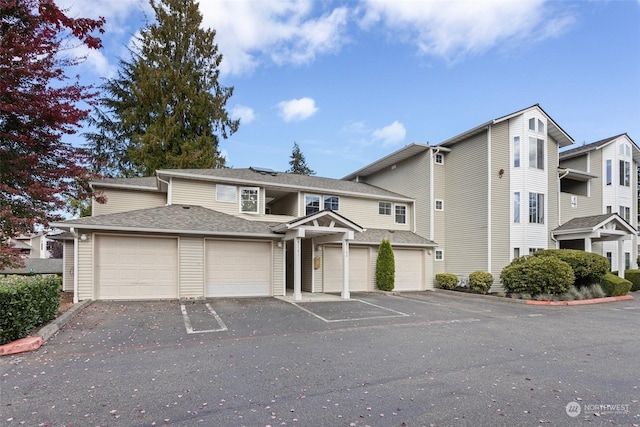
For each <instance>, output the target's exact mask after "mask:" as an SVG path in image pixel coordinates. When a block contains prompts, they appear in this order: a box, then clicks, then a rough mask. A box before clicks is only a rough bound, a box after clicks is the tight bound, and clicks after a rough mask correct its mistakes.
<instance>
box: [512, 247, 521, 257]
mask: <svg viewBox="0 0 640 427" xmlns="http://www.w3.org/2000/svg"><path fill="white" fill-rule="evenodd" d="M516 258H520V248H513V259H516Z"/></svg>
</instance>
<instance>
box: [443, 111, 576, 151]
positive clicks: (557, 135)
mask: <svg viewBox="0 0 640 427" xmlns="http://www.w3.org/2000/svg"><path fill="white" fill-rule="evenodd" d="M532 109H537V110H538V111H540V113H541V114H543V115H544V116H545V117H546V118H547V132H548V133H549V135H551V137H552V138H553V139H555V140H556V141H558V144H560V147H566V146H568V145H571V144H573V143H574V141H573V138H571V137H570V136H569V134H567V133H566V132H565V131H564V130H563V129H562V128H561V127H560V126H559V125H558V124H557V123H556V122H555V120H553V119H552V118H551V116H549V115H548V114H547V113H546V112H545V111H544V110H543V109H542V107H540V104H534V105H532V106H531V107H527V108H523V109H522V110H518V111H516V112H514V113H511V114H507V115H506V116H502V117H498V118H497V119H493V120H489V121H488V122H485V123H483V124H481V125H479V126H476V127H474V128H472V129H470V130H468V131H466V132H463V133H461V134H459V135H456V136H454V137H453V138H449V139H447V140H446V141H444V142H441V143H440V144H438V145H437V146H443V147H450V146H452V145H454V144H456V143H458V142H462V141H464V140H466V139H467V138H469V137H471V136H474V135H476V134H478V133H480V132H483V131H485V130H486V129H487V128H488V127H489V126H492V125H495V124H498V123H500V122H504V121H505V120H509V119H511V118H513V117H517V116H519V115H521V114H523V113H525V112H526V111H528V110H532Z"/></svg>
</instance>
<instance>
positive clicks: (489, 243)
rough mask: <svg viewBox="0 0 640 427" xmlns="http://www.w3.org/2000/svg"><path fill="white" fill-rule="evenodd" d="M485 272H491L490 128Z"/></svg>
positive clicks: (488, 139) (488, 134)
mask: <svg viewBox="0 0 640 427" xmlns="http://www.w3.org/2000/svg"><path fill="white" fill-rule="evenodd" d="M487 164H488V165H489V167H488V168H487V271H489V272H490V271H491V245H492V243H493V241H492V240H493V239H492V238H491V237H492V236H491V233H492V227H491V207H492V205H491V188H492V185H491V183H492V180H491V178H492V174H493V164H491V126H489V127H488V128H487Z"/></svg>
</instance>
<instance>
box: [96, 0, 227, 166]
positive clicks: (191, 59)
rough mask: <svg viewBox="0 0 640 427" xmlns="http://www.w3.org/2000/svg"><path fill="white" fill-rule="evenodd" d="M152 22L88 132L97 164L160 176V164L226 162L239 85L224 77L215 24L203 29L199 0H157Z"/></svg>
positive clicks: (123, 65) (153, 0)
mask: <svg viewBox="0 0 640 427" xmlns="http://www.w3.org/2000/svg"><path fill="white" fill-rule="evenodd" d="M150 4H151V6H152V8H153V10H154V12H155V15H156V21H155V22H154V23H150V24H147V26H146V27H145V28H144V29H143V30H142V31H141V33H140V36H139V37H138V39H137V40H136V43H135V47H134V48H133V49H132V50H131V51H130V53H131V60H130V61H125V60H120V70H119V71H118V74H117V76H116V77H115V78H113V79H108V80H107V81H106V82H105V84H104V85H103V86H102V89H103V91H104V93H105V94H104V95H103V97H102V98H101V105H100V108H98V109H97V110H96V111H95V112H94V115H93V116H92V122H91V124H93V125H94V126H95V127H96V128H97V130H98V131H97V132H95V133H90V134H87V135H86V138H87V140H88V144H87V145H88V147H89V148H91V149H92V150H93V152H94V155H95V158H96V167H97V168H98V170H99V171H100V172H102V173H104V174H105V175H110V176H152V175H153V174H154V173H155V171H156V170H157V169H166V168H215V167H224V163H225V159H224V157H223V156H222V155H221V154H220V151H219V149H218V145H219V141H220V138H227V137H228V136H230V135H231V134H233V133H234V132H235V131H236V130H237V129H238V125H239V120H231V119H230V117H229V113H228V112H227V110H226V108H225V105H226V103H227V101H228V100H229V98H230V97H231V95H232V94H233V87H224V86H222V85H220V83H219V82H218V77H219V73H220V71H219V69H218V67H219V66H220V63H221V61H222V55H221V54H220V53H218V46H217V44H216V43H215V42H214V38H215V34H216V33H215V30H211V29H209V30H205V29H202V28H200V24H201V23H202V14H201V13H200V11H199V9H198V3H196V2H195V1H194V0H157V1H156V0H150Z"/></svg>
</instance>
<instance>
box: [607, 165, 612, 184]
mask: <svg viewBox="0 0 640 427" xmlns="http://www.w3.org/2000/svg"><path fill="white" fill-rule="evenodd" d="M612 168H613V165H612V164H611V159H607V171H606V173H607V180H606V183H607V185H611V181H612V179H613V178H612V175H613V169H612Z"/></svg>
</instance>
